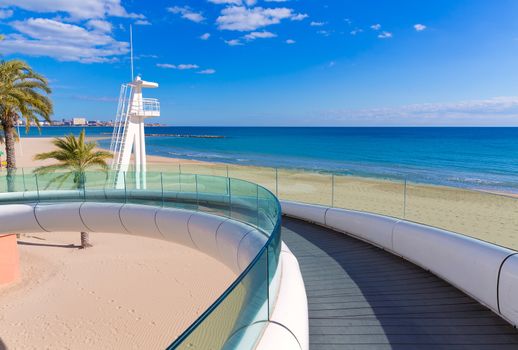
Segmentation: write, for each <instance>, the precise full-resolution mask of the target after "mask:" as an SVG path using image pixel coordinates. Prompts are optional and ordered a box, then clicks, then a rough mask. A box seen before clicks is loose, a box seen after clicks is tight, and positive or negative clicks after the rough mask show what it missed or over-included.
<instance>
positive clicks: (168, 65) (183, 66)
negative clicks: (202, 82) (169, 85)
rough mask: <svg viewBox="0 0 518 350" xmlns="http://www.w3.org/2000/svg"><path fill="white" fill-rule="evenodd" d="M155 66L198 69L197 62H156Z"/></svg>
mask: <svg viewBox="0 0 518 350" xmlns="http://www.w3.org/2000/svg"><path fill="white" fill-rule="evenodd" d="M156 66H157V67H159V68H165V69H178V70H189V69H198V68H200V67H199V66H198V65H197V64H192V63H188V64H185V63H183V64H170V63H157V64H156Z"/></svg>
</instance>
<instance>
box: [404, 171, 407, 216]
mask: <svg viewBox="0 0 518 350" xmlns="http://www.w3.org/2000/svg"><path fill="white" fill-rule="evenodd" d="M403 186H404V187H403V219H405V218H406V197H407V179H406V177H405V179H404V182H403Z"/></svg>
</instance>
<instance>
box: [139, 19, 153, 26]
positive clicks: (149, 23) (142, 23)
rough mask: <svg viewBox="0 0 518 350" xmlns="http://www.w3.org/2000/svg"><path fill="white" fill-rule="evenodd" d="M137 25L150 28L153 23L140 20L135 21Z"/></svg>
mask: <svg viewBox="0 0 518 350" xmlns="http://www.w3.org/2000/svg"><path fill="white" fill-rule="evenodd" d="M135 25H137V26H150V25H151V22H149V21H148V20H147V19H138V20H136V21H135Z"/></svg>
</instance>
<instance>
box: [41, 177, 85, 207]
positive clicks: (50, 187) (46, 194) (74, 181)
mask: <svg viewBox="0 0 518 350" xmlns="http://www.w3.org/2000/svg"><path fill="white" fill-rule="evenodd" d="M37 180H38V190H39V200H40V201H46V200H51V201H60V202H67V201H74V202H77V201H83V200H84V190H83V189H84V186H85V182H86V177H85V174H84V173H79V172H74V171H63V172H55V173H49V174H45V175H40V174H38V175H37Z"/></svg>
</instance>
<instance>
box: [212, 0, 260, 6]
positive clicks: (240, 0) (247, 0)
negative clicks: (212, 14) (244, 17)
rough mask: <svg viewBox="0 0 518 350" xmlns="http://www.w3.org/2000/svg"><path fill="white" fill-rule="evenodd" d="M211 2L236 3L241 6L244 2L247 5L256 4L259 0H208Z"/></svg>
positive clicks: (221, 3)
mask: <svg viewBox="0 0 518 350" xmlns="http://www.w3.org/2000/svg"><path fill="white" fill-rule="evenodd" d="M208 1H209V2H211V3H213V4H217V5H235V6H241V5H243V4H245V5H247V6H254V5H255V4H257V0H208Z"/></svg>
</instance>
